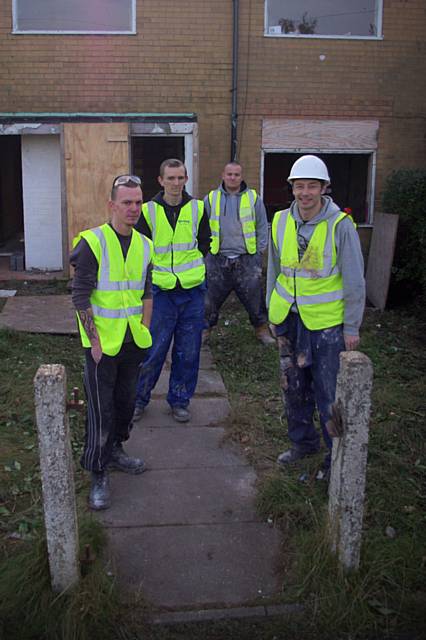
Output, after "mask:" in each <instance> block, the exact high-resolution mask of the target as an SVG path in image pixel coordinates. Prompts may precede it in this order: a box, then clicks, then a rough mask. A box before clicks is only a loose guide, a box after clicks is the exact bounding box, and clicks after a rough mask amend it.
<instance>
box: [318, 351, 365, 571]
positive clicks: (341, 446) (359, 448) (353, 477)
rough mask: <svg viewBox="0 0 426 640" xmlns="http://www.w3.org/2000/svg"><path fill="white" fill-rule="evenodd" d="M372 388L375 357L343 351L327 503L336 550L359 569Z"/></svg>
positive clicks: (351, 566)
mask: <svg viewBox="0 0 426 640" xmlns="http://www.w3.org/2000/svg"><path fill="white" fill-rule="evenodd" d="M372 386H373V366H372V363H371V360H370V359H369V358H368V357H367V356H366V355H365V354H363V353H360V352H359V351H344V352H342V353H341V354H340V369H339V374H338V377H337V387H336V402H335V405H334V419H333V423H334V424H333V427H336V426H337V425H336V423H338V422H340V429H339V428H338V426H337V429H335V431H336V432H339V431H340V434H341V435H340V436H339V437H334V438H333V450H332V459H331V474H330V485H329V502H328V531H329V536H330V542H331V549H332V551H333V552H334V553H337V555H338V558H339V562H340V563H341V565H342V566H343V568H344V569H345V570H351V569H357V568H358V567H359V560H360V551H361V536H362V519H363V513H364V494H365V476H366V468H367V452H368V429H369V421H370V409H371V390H372Z"/></svg>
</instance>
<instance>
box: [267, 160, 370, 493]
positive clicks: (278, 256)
mask: <svg viewBox="0 0 426 640" xmlns="http://www.w3.org/2000/svg"><path fill="white" fill-rule="evenodd" d="M288 182H289V183H290V185H291V188H292V191H293V195H294V202H293V203H292V204H291V206H290V208H289V209H286V210H285V211H278V212H277V213H276V214H275V216H274V219H273V222H272V238H271V242H270V249H269V262H268V279H267V301H268V308H269V320H270V322H271V323H272V324H273V325H274V326H275V334H276V336H277V342H278V351H279V358H280V373H281V377H280V382H281V388H282V394H283V399H284V404H285V412H286V417H287V424H288V436H289V439H290V442H291V447H290V448H289V449H288V450H287V451H284V452H283V453H281V454H280V455H279V456H278V460H277V462H278V464H279V465H280V466H281V467H286V466H287V465H289V464H292V463H294V462H296V461H297V460H300V459H301V458H304V457H305V456H309V455H311V454H314V453H316V452H317V451H318V450H319V448H320V436H319V434H318V432H317V430H316V429H315V426H314V411H315V408H317V410H318V415H319V422H320V426H321V431H322V435H323V438H324V441H325V445H326V448H327V453H326V456H325V458H324V461H323V463H322V466H321V468H320V469H319V472H318V475H317V479H319V480H320V479H321V480H322V479H328V477H329V469H330V462H331V446H332V441H331V438H330V435H331V436H333V435H337V434H336V433H335V429H334V428H333V424H334V423H333V420H332V405H333V403H334V400H335V393H336V381H337V373H338V370H339V354H340V352H341V351H344V350H345V349H346V350H348V351H349V350H352V349H356V348H357V346H358V343H359V327H360V325H361V321H362V316H363V311H364V304H365V283H364V265H363V258H362V253H361V247H360V242H359V238H358V234H357V232H356V229H355V225H354V223H353V220H352V219H351V218H350V217H349V216H348V215H346V214H345V213H344V212H342V211H340V209H339V207H338V206H337V205H336V204H335V203H334V202H333V200H332V199H331V198H330V197H329V196H326V195H325V192H326V189H327V187H328V185H329V184H330V177H329V175H328V169H327V167H326V165H325V164H324V162H323V161H322V160H321V159H320V158H318V157H317V156H313V155H305V156H302V157H300V158H299V159H298V160H296V162H295V163H294V164H293V166H292V168H291V171H290V175H289V176H288Z"/></svg>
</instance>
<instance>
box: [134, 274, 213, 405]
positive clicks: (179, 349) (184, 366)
mask: <svg viewBox="0 0 426 640" xmlns="http://www.w3.org/2000/svg"><path fill="white" fill-rule="evenodd" d="M152 290H153V310H152V319H151V326H150V331H151V336H152V347H151V348H150V350H149V352H148V356H147V358H146V360H145V361H144V363H143V365H142V366H141V370H140V377H139V381H138V387H137V397H136V406H137V407H145V406H146V405H147V404H148V402H149V401H150V398H151V391H152V389H153V388H154V387H155V385H156V384H157V381H158V378H159V377H160V373H161V370H162V368H163V365H164V362H165V360H166V356H167V352H168V350H169V348H170V344H171V342H172V339H173V348H172V364H171V369H170V378H169V391H168V394H167V402H168V403H169V405H170V406H171V407H183V408H186V407H187V406H188V404H189V401H190V399H191V398H192V396H193V394H194V391H195V387H196V386H197V380H198V369H199V366H200V349H201V334H202V331H203V319H204V294H205V285H204V283H203V284H202V285H200V286H198V287H194V288H192V289H180V290H172V291H162V290H161V289H159V288H158V287H156V286H153V288H152Z"/></svg>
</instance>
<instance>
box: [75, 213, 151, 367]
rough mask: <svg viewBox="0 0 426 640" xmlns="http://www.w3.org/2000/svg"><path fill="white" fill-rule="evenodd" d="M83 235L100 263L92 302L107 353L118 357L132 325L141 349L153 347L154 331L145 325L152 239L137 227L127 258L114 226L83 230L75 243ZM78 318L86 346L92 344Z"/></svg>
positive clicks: (97, 325)
mask: <svg viewBox="0 0 426 640" xmlns="http://www.w3.org/2000/svg"><path fill="white" fill-rule="evenodd" d="M81 238H84V239H85V240H86V242H87V244H88V245H89V247H90V249H91V250H92V252H93V254H94V256H95V258H96V260H97V262H98V273H97V285H96V288H95V289H94V290H93V291H92V293H91V296H90V305H91V308H92V311H93V316H94V322H95V326H96V329H97V332H98V335H99V339H100V343H101V347H102V351H103V353H105V354H107V355H109V356H114V355H116V354H117V353H118V352H119V351H120V349H121V346H122V344H123V340H124V337H125V335H126V331H127V327H128V326H129V327H130V331H131V333H132V336H133V339H134V341H135V343H136V344H137V345H138V346H139V347H140V348H142V349H146V348H148V347H150V346H151V344H152V340H151V334H150V332H149V330H148V328H147V327H145V326H144V325H143V324H142V319H143V303H142V296H143V293H144V287H145V280H146V274H147V270H148V265H149V262H150V261H151V260H152V255H153V247H152V243H151V241H150V240H148V238H146V237H145V236H143V235H142V234H140V233H139V232H137V231H135V230H133V231H132V237H131V241H130V245H129V249H128V252H127V256H126V260H124V257H123V252H122V249H121V245H120V241H119V239H118V238H117V235H116V234H115V232H114V231H113V229H112V228H111V227H110V225H108V224H104V225H102V226H101V227H96V228H94V229H88V230H86V231H82V232H81V233H80V234H79V236H77V238H75V240H74V242H73V245H74V246H76V245H77V244H78V242H79V241H80V239H81ZM77 318H78V325H79V329H80V337H81V341H82V343H83V346H84V347H90V346H91V345H90V340H89V338H88V336H87V334H86V331H85V329H84V327H83V325H82V323H81V321H80V318H79V316H78V314H77Z"/></svg>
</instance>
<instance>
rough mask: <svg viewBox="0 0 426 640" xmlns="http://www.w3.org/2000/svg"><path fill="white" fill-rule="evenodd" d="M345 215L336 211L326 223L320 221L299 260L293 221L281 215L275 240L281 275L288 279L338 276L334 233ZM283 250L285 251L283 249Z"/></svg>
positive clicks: (289, 216) (287, 215)
mask: <svg viewBox="0 0 426 640" xmlns="http://www.w3.org/2000/svg"><path fill="white" fill-rule="evenodd" d="M344 216H345V214H344V213H341V212H337V213H336V214H335V215H333V216H332V217H330V218H328V219H327V220H322V221H321V222H319V223H318V224H317V225H316V226H315V229H314V232H313V234H312V236H311V238H310V240H309V242H308V246H307V248H306V251H305V253H304V254H303V257H302V259H300V260H299V255H298V242H297V228H296V221H295V220H294V218H293V217H292V216H291V215H290V212H287V213H286V214H285V215H282V216H280V219H279V221H278V224H277V236H276V237H277V240H278V245H279V253H280V260H281V273H283V274H284V275H286V276H287V277H291V276H293V275H296V277H297V278H326V277H328V276H332V275H337V274H339V273H340V270H339V268H338V266H337V265H336V245H335V242H334V231H335V227H336V224H337V223H338V222H339V221H340V220H341V219H342V218H343V217H344ZM284 247H285V251H284V250H283V248H284Z"/></svg>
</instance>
